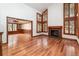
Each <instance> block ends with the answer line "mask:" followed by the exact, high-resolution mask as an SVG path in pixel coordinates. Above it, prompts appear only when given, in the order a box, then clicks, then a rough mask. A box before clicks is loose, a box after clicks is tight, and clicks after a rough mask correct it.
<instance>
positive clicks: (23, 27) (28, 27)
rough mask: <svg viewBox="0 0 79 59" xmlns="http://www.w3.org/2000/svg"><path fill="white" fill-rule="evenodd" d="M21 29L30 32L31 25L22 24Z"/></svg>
mask: <svg viewBox="0 0 79 59" xmlns="http://www.w3.org/2000/svg"><path fill="white" fill-rule="evenodd" d="M21 29H26V30H31V23H27V24H23V25H22V26H21Z"/></svg>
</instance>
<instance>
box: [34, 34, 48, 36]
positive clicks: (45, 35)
mask: <svg viewBox="0 0 79 59" xmlns="http://www.w3.org/2000/svg"><path fill="white" fill-rule="evenodd" d="M38 36H48V35H46V34H40V35H35V36H33V37H38Z"/></svg>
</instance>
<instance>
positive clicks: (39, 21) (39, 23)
mask: <svg viewBox="0 0 79 59" xmlns="http://www.w3.org/2000/svg"><path fill="white" fill-rule="evenodd" d="M37 32H42V15H41V14H39V13H37Z"/></svg>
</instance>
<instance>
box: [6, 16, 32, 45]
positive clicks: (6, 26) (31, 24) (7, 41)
mask: <svg viewBox="0 0 79 59" xmlns="http://www.w3.org/2000/svg"><path fill="white" fill-rule="evenodd" d="M8 18H14V19H17V20H22V21H29V22H31V37H33V21H31V20H26V19H21V18H16V17H9V16H7V17H6V20H7V21H6V32H7V34H6V36H7V42H6V43H7V44H8Z"/></svg>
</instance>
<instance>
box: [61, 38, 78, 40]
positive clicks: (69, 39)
mask: <svg viewBox="0 0 79 59" xmlns="http://www.w3.org/2000/svg"><path fill="white" fill-rule="evenodd" d="M62 39H66V40H71V41H77V40H76V39H72V38H62Z"/></svg>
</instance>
